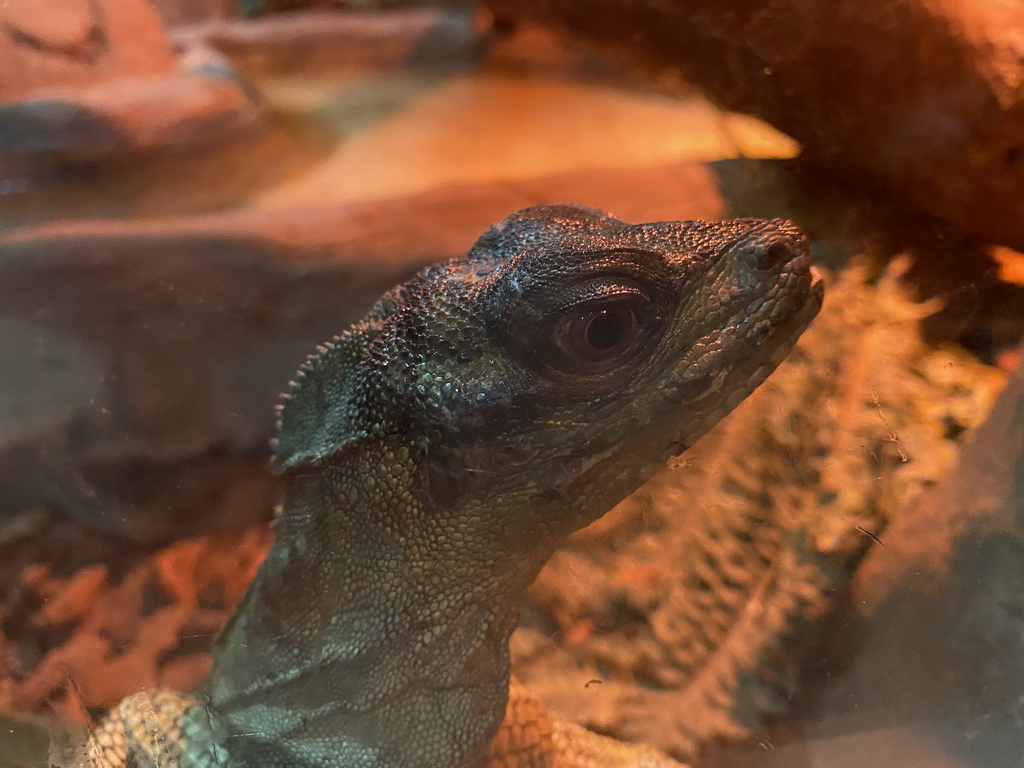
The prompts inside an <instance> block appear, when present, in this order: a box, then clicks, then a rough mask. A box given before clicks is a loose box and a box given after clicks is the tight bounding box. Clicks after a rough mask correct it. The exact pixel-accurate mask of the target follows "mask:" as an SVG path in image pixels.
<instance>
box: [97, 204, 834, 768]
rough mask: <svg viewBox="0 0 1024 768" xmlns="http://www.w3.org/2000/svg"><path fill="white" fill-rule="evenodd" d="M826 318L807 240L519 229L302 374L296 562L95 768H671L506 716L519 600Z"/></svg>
mask: <svg viewBox="0 0 1024 768" xmlns="http://www.w3.org/2000/svg"><path fill="white" fill-rule="evenodd" d="M820 302H821V289H820V285H818V284H817V283H816V281H815V279H814V278H813V276H812V273H811V270H810V260H809V257H808V255H807V249H806V243H805V240H804V238H803V236H802V235H801V234H800V232H799V231H798V230H797V229H796V228H795V227H794V226H793V225H791V224H789V223H788V222H783V221H770V222H767V221H760V220H735V221H727V222H722V223H704V222H667V223H655V224H640V225H629V224H625V223H623V222H620V221H617V220H615V219H612V218H610V217H609V216H607V215H606V214H604V213H602V212H600V211H595V210H593V209H589V208H582V207H577V206H542V207H537V208H530V209H526V210H524V211H520V212H519V213H516V214H512V215H511V216H509V217H508V218H506V219H505V220H504V221H502V222H500V223H499V224H497V225H495V226H494V227H492V228H491V229H489V230H488V231H487V232H486V233H484V235H483V236H481V238H480V239H479V240H478V241H477V243H476V244H475V245H474V246H473V248H472V249H471V250H470V252H469V254H468V256H467V257H466V258H463V259H459V260H455V261H452V262H448V263H445V264H439V265H436V266H434V267H431V268H429V269H427V270H425V271H424V272H422V273H421V274H420V275H418V276H417V277H415V278H413V279H412V280H410V281H409V282H408V283H406V284H404V285H402V286H399V287H398V288H396V289H395V290H393V291H392V292H390V293H388V294H387V295H385V296H384V297H383V298H382V299H381V300H380V302H379V303H378V304H377V306H376V307H375V308H374V310H373V311H372V312H371V313H370V314H369V315H368V317H367V318H366V319H365V320H364V321H363V322H361V323H359V324H358V325H356V326H354V327H353V328H352V329H351V330H349V331H348V332H346V333H344V334H342V335H341V336H339V337H338V338H336V339H335V340H334V341H333V342H332V343H330V344H328V345H326V346H324V347H323V348H322V349H321V350H320V351H319V352H318V353H317V354H316V355H315V356H314V357H312V358H311V359H310V361H309V362H308V363H307V364H306V365H305V366H304V367H303V369H302V370H301V371H300V372H299V375H298V378H297V381H296V384H295V385H294V387H293V389H292V392H291V394H290V395H289V397H288V399H287V401H286V403H285V405H284V407H283V409H282V413H281V426H280V437H279V439H278V442H277V447H276V450H277V460H278V468H279V470H280V473H281V476H282V481H283V486H284V494H285V502H284V507H283V511H282V513H281V515H280V517H279V519H278V521H277V536H276V541H275V543H274V545H273V547H272V548H271V550H270V552H269V554H268V555H267V558H266V561H265V562H264V563H263V565H262V567H261V568H260V571H259V573H258V574H257V576H256V579H255V581H254V583H253V584H252V586H251V587H250V589H249V591H248V592H247V594H246V596H245V597H244V598H243V600H242V602H241V604H240V605H239V606H238V608H237V609H236V611H235V613H234V614H233V616H232V618H231V620H230V621H229V622H228V625H227V627H226V628H225V629H224V632H223V633H222V636H221V637H220V639H219V641H218V644H217V648H216V649H215V655H214V667H213V670H212V672H211V674H210V678H209V681H208V683H207V686H206V688H205V690H204V691H202V692H201V693H200V694H198V695H197V696H196V697H195V698H190V697H179V696H176V695H174V694H169V693H167V692H160V693H158V694H157V695H155V696H154V695H152V694H140V695H139V696H136V697H132V699H129V700H127V701H126V702H125V703H124V704H122V705H121V706H120V707H119V708H118V709H117V710H116V711H115V713H114V714H113V717H112V718H111V719H110V720H108V721H107V722H106V723H105V724H104V725H103V726H101V728H100V729H99V731H98V732H97V733H96V734H94V736H93V738H92V740H91V759H92V760H93V765H95V766H103V767H104V768H107V767H108V766H122V765H125V764H131V765H136V764H142V765H145V764H147V763H146V761H149V764H159V765H181V766H209V765H229V766H246V767H247V768H260V767H262V766H268V767H269V766H274V767H275V768H277V767H279V766H333V765H343V766H346V767H348V766H367V767H370V766H372V767H373V768H404V767H405V766H411V765H416V766H419V768H461V767H462V766H478V765H484V764H487V763H488V762H489V763H490V764H491V765H493V766H495V767H496V768H498V767H503V768H527V767H528V766H541V765H544V766H580V768H583V766H597V765H602V766H612V765H650V766H654V765H670V764H671V761H669V760H668V758H665V757H664V756H662V755H660V753H656V752H655V751H653V750H649V749H647V748H643V747H641V748H630V747H626V746H624V745H620V744H618V743H616V742H611V741H610V740H608V739H604V738H603V737H599V736H596V735H594V734H589V733H588V732H586V731H583V730H582V729H579V728H576V727H573V726H568V725H564V724H561V723H558V722H557V721H555V720H552V719H551V718H549V717H548V716H547V715H545V714H544V713H543V711H542V710H540V708H539V705H537V704H535V703H534V702H532V701H531V700H530V699H529V698H528V697H526V696H525V694H523V693H522V691H521V690H520V689H519V688H518V687H515V686H514V687H513V695H512V698H511V701H510V700H509V658H508V639H509V635H510V633H511V632H512V629H513V627H514V624H515V619H516V608H515V605H516V602H517V598H518V597H519V595H520V594H521V593H522V591H523V590H524V589H525V588H526V586H527V585H528V584H529V583H530V582H531V580H532V579H533V578H534V576H535V575H536V574H537V572H538V570H539V569H540V567H541V566H542V565H543V564H544V562H545V561H546V560H547V559H548V557H549V556H550V555H551V554H552V552H553V551H554V549H555V548H556V547H557V546H558V545H559V544H560V543H561V542H562V541H564V540H565V538H566V536H568V534H569V533H570V532H572V531H573V530H576V529H577V528H580V527H581V526H584V525H586V524H587V523H589V522H591V521H592V520H594V519H596V518H597V517H599V516H600V515H602V514H604V513H605V512H606V511H608V510H609V509H610V508H611V507H612V506H614V505H615V504H616V503H617V502H619V501H620V500H621V499H623V498H624V497H625V496H627V495H628V494H630V493H631V492H632V491H634V490H635V489H636V488H637V487H639V486H640V485H641V484H642V483H643V482H644V481H645V480H646V479H647V478H649V477H650V476H651V475H652V474H653V473H654V472H655V471H656V470H657V469H659V468H660V467H661V466H662V465H663V464H664V463H665V461H666V460H667V459H668V458H669V457H670V456H673V455H676V454H678V453H680V452H682V451H684V450H685V449H686V448H687V447H689V446H690V445H692V444H693V443H694V442H695V441H696V440H697V439H698V438H699V437H700V436H701V435H702V434H703V433H704V432H705V431H707V429H709V428H710V427H711V426H713V425H714V424H715V423H716V422H717V421H718V420H719V419H720V418H721V417H722V416H724V415H725V414H726V413H728V412H729V411H730V410H731V409H732V408H733V407H734V406H735V405H736V404H738V403H739V402H740V401H741V400H742V399H743V398H744V397H746V395H747V394H749V393H750V392H751V391H752V390H753V389H754V388H755V387H756V386H757V385H758V384H759V383H760V382H761V381H762V380H763V379H764V378H765V377H766V376H767V375H768V373H770V372H771V370H772V369H774V367H775V366H776V365H777V364H778V363H779V362H780V361H781V359H782V358H783V357H784V356H785V354H786V353H787V352H788V351H789V349H790V348H791V346H792V345H793V343H794V342H795V341H796V338H797V337H798V336H799V334H800V333H801V332H802V331H803V329H804V327H805V326H806V325H807V323H808V322H809V321H810V320H811V318H812V317H813V316H814V314H815V313H816V312H817V310H818V307H819V306H820ZM506 704H508V707H507V712H508V716H507V718H506V719H505V722H504V724H502V718H503V715H504V714H505V713H506ZM147 718H149V720H148V722H147ZM499 726H500V729H499ZM178 729H180V733H179V732H178ZM149 734H157V735H158V736H159V737H161V738H159V739H152V738H149V736H148V735H149ZM147 738H148V739H149V741H150V742H151V743H148V744H147V743H143V742H146V741H147ZM161 750H162V751H163V754H164V755H165V761H164V762H159V760H157V759H156V758H154V757H153V756H152V753H153V752H160V751H161ZM488 750H490V751H488ZM130 760H136V761H138V762H137V763H131V762H130Z"/></svg>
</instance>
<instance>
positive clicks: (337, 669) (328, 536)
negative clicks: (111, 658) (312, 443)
mask: <svg viewBox="0 0 1024 768" xmlns="http://www.w3.org/2000/svg"><path fill="white" fill-rule="evenodd" d="M396 453H397V454H398V455H399V456H405V457H407V456H408V452H400V451H396V450H391V449H388V448H387V447H385V446H381V447H379V448H373V447H371V448H365V447H364V448H363V449H361V450H360V451H358V452H349V453H347V454H343V455H342V456H340V457H337V456H335V457H331V458H330V459H328V460H327V464H326V465H325V466H320V467H317V468H315V469H314V470H313V471H308V472H305V473H301V472H295V473H293V474H292V475H291V476H289V477H286V502H285V506H284V509H283V511H282V514H281V516H280V518H279V520H278V522H277V538H276V541H275V543H274V545H273V546H272V548H271V550H270V552H269V553H268V555H267V558H266V560H265V562H264V563H263V565H262V566H261V568H260V571H259V573H258V575H257V577H256V579H255V580H254V582H253V584H252V586H251V587H250V589H249V592H248V593H247V594H246V596H245V598H244V599H243V602H242V604H241V605H240V606H239V608H238V609H237V610H236V612H235V614H234V616H233V617H232V619H231V621H230V622H229V624H228V626H227V627H226V628H225V630H224V632H223V633H222V636H221V638H220V641H219V642H218V648H217V651H216V654H215V664H214V669H213V671H212V673H211V676H210V681H209V684H208V690H209V697H210V711H212V712H213V713H214V714H215V715H217V716H218V717H220V718H221V719H222V726H221V727H222V728H223V729H224V731H226V733H227V734H228V735H232V734H259V735H260V739H261V740H266V741H264V743H263V745H262V746H261V750H263V751H262V752H260V753H259V754H260V755H265V754H266V751H265V750H266V742H267V741H269V742H271V743H274V744H277V745H279V746H280V745H284V746H286V747H287V748H288V749H289V750H293V751H294V752H295V753H296V754H302V755H303V756H313V755H316V754H319V753H322V754H323V756H324V758H325V760H327V762H330V763H331V764H334V763H335V762H337V763H338V764H344V765H348V764H352V765H356V764H358V765H401V764H406V765H409V764H419V765H422V766H425V767H426V768H430V766H438V768H440V766H454V765H460V764H462V763H464V762H465V761H466V760H467V759H469V758H471V757H472V756H473V754H475V752H476V751H478V750H479V749H480V748H481V745H482V746H486V744H487V743H488V742H489V741H490V737H491V735H493V732H494V730H495V729H496V728H497V726H498V724H499V722H500V720H501V718H502V716H503V713H504V703H505V698H506V691H507V686H508V677H509V658H508V638H509V635H510V634H511V632H512V629H513V628H514V625H515V618H516V611H515V598H516V596H517V595H518V593H519V592H521V591H522V590H523V589H524V588H525V587H526V586H527V585H528V584H529V582H530V581H531V580H532V578H533V577H534V576H535V575H536V572H537V570H539V568H540V566H541V564H542V563H543V562H544V560H546V559H547V555H548V554H549V552H548V551H544V550H547V549H548V548H546V547H543V546H541V547H536V543H535V542H533V543H531V546H534V547H536V549H534V550H533V555H532V556H531V557H530V558H528V559H526V560H523V559H520V558H514V557H510V556H509V554H508V549H509V547H508V543H507V541H505V542H501V541H500V540H499V539H498V538H497V537H495V539H494V545H493V548H491V551H493V552H494V553H495V558H501V560H500V561H496V559H495V558H488V557H482V556H481V553H482V552H484V553H485V552H486V551H487V550H488V546H487V545H486V544H484V546H483V547H482V546H481V542H480V541H479V539H474V540H473V541H464V540H461V538H462V537H465V536H473V535H474V534H473V531H472V526H468V527H467V525H466V521H465V520H463V519H461V518H459V516H458V515H459V514H460V513H456V512H453V511H452V510H448V509H438V508H434V507H428V506H427V505H425V504H424V503H423V501H422V500H421V499H420V498H418V496H417V491H416V489H417V488H418V487H419V486H418V482H417V468H416V466H415V464H414V463H413V462H411V461H408V460H407V461H404V462H403V461H401V460H396ZM489 527H493V522H492V524H491V526H482V527H481V530H483V531H486V530H487V529H488V528H489ZM488 535H493V534H488ZM229 743H231V744H233V745H234V746H233V747H232V748H231V750H229V751H230V752H231V754H232V757H233V758H234V757H235V756H236V753H238V752H239V750H244V749H245V740H244V739H237V738H231V739H229ZM254 754H255V753H254ZM341 755H346V756H348V757H347V758H346V759H342V760H339V756H341ZM348 758H350V759H348ZM241 759H242V761H243V764H246V765H250V764H255V763H251V761H250V762H246V761H247V760H250V758H249V757H247V756H246V755H245V754H241ZM367 761H368V762H367Z"/></svg>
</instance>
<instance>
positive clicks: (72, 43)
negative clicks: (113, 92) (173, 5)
mask: <svg viewBox="0 0 1024 768" xmlns="http://www.w3.org/2000/svg"><path fill="white" fill-rule="evenodd" d="M175 66H176V63H175V57H174V52H173V50H172V48H171V44H170V42H169V41H168V39H167V36H166V35H165V34H164V30H163V28H162V27H161V25H160V19H159V17H158V16H157V13H156V11H155V9H154V8H153V7H152V6H151V5H150V4H149V3H148V2H147V1H146V0H97V1H96V2H92V3H90V2H87V0H18V2H15V3H3V4H0V102H3V101H16V100H19V99H23V98H26V97H27V96H29V95H31V94H32V93H33V92H34V91H36V90H38V89H40V88H46V87H50V86H73V87H86V86H90V85H94V84H96V83H99V82H104V81H107V80H112V79H115V78H118V77H124V76H127V75H131V76H135V77H146V76H158V75H163V74H167V73H170V72H171V71H173V70H174V68H175Z"/></svg>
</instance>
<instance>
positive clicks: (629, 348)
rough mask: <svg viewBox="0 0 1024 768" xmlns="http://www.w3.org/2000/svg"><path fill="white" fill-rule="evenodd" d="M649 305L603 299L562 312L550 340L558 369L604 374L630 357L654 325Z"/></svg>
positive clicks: (630, 299) (639, 300) (637, 299)
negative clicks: (556, 353) (557, 362)
mask: <svg viewBox="0 0 1024 768" xmlns="http://www.w3.org/2000/svg"><path fill="white" fill-rule="evenodd" d="M654 314H655V313H654V311H653V308H652V307H651V305H650V304H649V303H648V302H647V301H645V300H643V299H642V298H641V297H639V296H629V297H621V296H619V297H613V298H605V299H603V300H601V301H597V302H587V303H585V304H581V305H576V306H573V307H569V308H566V309H565V310H563V312H562V313H561V316H560V317H559V318H558V320H557V321H556V322H555V324H554V327H553V329H552V332H551V333H552V337H551V340H552V341H553V342H554V346H555V349H556V350H557V352H558V355H557V356H558V357H560V358H562V360H561V364H560V365H559V367H561V368H566V369H569V370H573V371H579V372H583V373H592V374H596V373H604V372H606V371H609V370H611V369H612V368H614V367H616V366H617V365H619V364H621V363H623V362H625V361H626V360H628V359H630V358H632V357H633V355H634V354H635V353H636V352H638V351H639V350H640V348H641V347H642V346H643V342H644V341H645V340H646V339H648V338H649V337H650V335H651V333H652V332H653V330H654V326H655V325H656V319H655V317H654Z"/></svg>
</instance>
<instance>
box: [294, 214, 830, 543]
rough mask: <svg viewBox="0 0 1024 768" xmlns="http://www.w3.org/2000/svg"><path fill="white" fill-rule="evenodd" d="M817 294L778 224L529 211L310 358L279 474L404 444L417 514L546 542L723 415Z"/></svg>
mask: <svg viewBox="0 0 1024 768" xmlns="http://www.w3.org/2000/svg"><path fill="white" fill-rule="evenodd" d="M821 297H822V288H821V285H820V281H818V280H817V279H816V278H815V276H814V275H813V272H812V269H811V264H810V257H809V255H808V251H807V243H806V240H805V238H804V236H803V235H802V234H801V233H800V231H799V230H798V229H797V228H796V227H795V226H794V225H793V224H791V223H789V222H786V221H781V220H774V221H765V220H754V219H738V220H731V221H723V222H660V223H651V224H637V225H632V224H627V223H625V222H622V221H618V220H616V219H614V218H611V217H610V216H608V215H607V214H605V213H603V212H601V211H597V210H594V209H591V208H584V207H580V206H569V205H559V206H540V207H535V208H528V209H525V210H523V211H519V212H518V213H514V214H512V215H510V216H508V217H507V218H505V219H504V220H503V221H501V222H499V223H498V224H496V225H494V226H493V227H491V228H490V229H489V230H488V231H487V232H485V233H484V234H483V235H482V236H481V237H480V239H479V240H478V241H477V243H476V244H475V245H474V246H473V247H472V249H471V250H470V251H469V253H468V255H467V256H466V257H464V258H461V259H456V260H453V261H450V262H446V263H443V264H438V265H435V266H433V267H430V268H428V269H426V270H424V271H423V272H421V273H420V274H419V275H417V276H416V277H414V278H413V279H412V280H410V281H409V282H407V283H405V284H403V285H401V286H399V287H397V288H396V289H394V290H393V291H391V292H390V293H388V294H387V295H386V296H384V297H383V298H382V299H381V301H380V302H379V303H378V304H377V306H376V307H375V309H374V310H373V311H372V312H371V313H370V315H369V316H368V317H367V319H366V320H365V321H364V322H363V323H361V324H360V325H358V326H356V327H355V328H353V329H352V331H350V332H349V333H347V334H344V335H343V336H341V337H339V339H337V340H336V342H335V343H334V344H332V345H330V346H329V347H328V348H326V349H324V350H322V351H321V353H320V354H319V355H318V356H316V357H314V358H313V359H312V360H311V362H310V363H309V364H307V366H306V368H305V370H304V372H303V375H302V376H301V377H300V381H299V383H298V385H297V387H296V389H295V391H294V392H293V394H292V397H291V399H290V400H289V401H288V403H287V404H286V406H285V408H284V412H283V419H282V429H281V435H280V439H279V443H278V454H279V463H280V466H281V467H283V468H284V470H285V471H286V472H287V471H288V470H289V469H293V468H297V467H300V466H304V465H305V466H308V465H309V464H310V463H315V462H318V461H324V460H330V457H332V456H337V455H338V453H339V452H344V451H352V450H359V446H360V445H363V446H365V445H366V444H367V442H370V443H373V442H376V443H378V444H380V443H386V444H387V445H388V446H389V447H388V455H395V453H394V452H395V450H396V448H395V447H396V446H399V447H400V450H401V454H400V455H402V456H406V455H410V456H412V457H413V458H412V461H413V462H414V463H415V466H416V470H415V473H414V477H415V486H416V487H415V489H414V493H415V494H416V497H417V499H418V500H419V501H418V505H419V506H420V507H425V508H428V509H430V510H434V511H435V512H437V511H438V510H444V511H445V512H446V513H451V514H457V515H462V516H463V517H466V518H473V519H476V518H480V517H481V516H482V517H483V518H485V520H484V523H481V525H484V524H486V526H487V529H488V531H490V532H491V534H492V535H498V536H503V537H507V538H506V541H507V540H508V539H509V538H511V539H513V540H514V539H517V538H519V539H523V538H524V537H526V538H530V537H535V536H537V535H542V534H544V535H547V534H550V536H551V539H552V541H556V540H557V539H559V538H560V537H561V536H562V535H564V534H565V533H568V532H569V531H571V530H573V529H575V528H577V527H580V526H581V525H584V524H586V523H587V522H589V521H591V520H593V519H595V518H596V517H598V516H600V515H601V514H603V513H604V512H606V511H607V510H608V509H610V508H611V507H612V506H614V505H615V504H616V503H618V502H619V501H620V500H622V499H623V498H624V497H625V496H627V495H628V494H629V493H631V492H632V491H633V490H635V489H636V488H637V487H639V485H641V484H642V483H643V482H644V481H645V480H646V479H647V478H648V477H650V476H651V475H652V474H653V473H654V472H655V471H656V470H657V469H658V468H660V467H661V466H663V465H664V463H665V461H666V460H667V459H668V458H669V457H670V456H672V455H675V454H678V453H680V452H682V451H683V450H685V449H686V448H687V447H689V446H690V445H692V444H693V443H694V442H695V441H696V440H697V439H698V438H699V437H700V436H701V435H702V434H703V433H704V432H706V431H707V430H708V429H709V428H710V427H712V426H713V425H714V424H715V423H716V422H717V421H718V420H719V419H721V418H722V417H723V416H725V415H726V414H727V413H728V412H729V411H730V410H732V408H734V407H735V406H736V405H737V404H738V403H739V402H740V401H741V400H742V399H743V398H744V397H746V396H747V395H748V394H749V393H750V392H751V391H752V390H753V389H754V388H755V387H756V386H757V385H758V384H760V383H761V382H762V381H763V380H764V379H765V377H766V376H767V375H768V374H769V373H770V372H771V371H772V370H773V369H774V368H775V366H776V365H777V364H778V363H779V362H780V361H781V360H782V358H783V357H784V356H785V355H786V353H787V352H788V351H789V349H790V348H791V347H792V345H793V344H794V342H795V341H796V339H797V337H798V336H799V335H800V333H801V332H802V331H803V329H804V328H805V327H806V325H807V324H808V323H809V322H810V320H811V319H812V318H813V317H814V315H815V314H816V312H817V310H818V308H819V306H820V303H821ZM474 515H475V517H474ZM527 546H530V544H529V543H527V542H526V541H525V540H524V543H523V547H524V548H526V547H527Z"/></svg>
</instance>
